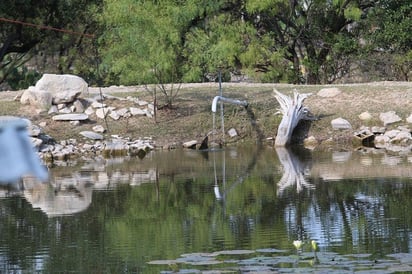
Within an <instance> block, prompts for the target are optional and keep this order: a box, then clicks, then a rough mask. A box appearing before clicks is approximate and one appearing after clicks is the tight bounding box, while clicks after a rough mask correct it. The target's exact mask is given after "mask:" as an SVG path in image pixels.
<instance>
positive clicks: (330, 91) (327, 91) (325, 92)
mask: <svg viewBox="0 0 412 274" xmlns="http://www.w3.org/2000/svg"><path fill="white" fill-rule="evenodd" d="M341 92H342V91H341V90H340V89H338V88H323V89H321V90H319V92H318V96H320V97H335V96H336V95H339V94H340V93H341Z"/></svg>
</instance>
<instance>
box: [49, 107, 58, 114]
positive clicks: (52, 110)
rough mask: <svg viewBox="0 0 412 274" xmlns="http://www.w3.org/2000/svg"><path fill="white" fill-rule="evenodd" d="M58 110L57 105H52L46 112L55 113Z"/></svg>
mask: <svg viewBox="0 0 412 274" xmlns="http://www.w3.org/2000/svg"><path fill="white" fill-rule="evenodd" d="M58 111H59V110H58V109H57V106H56V105H52V106H51V107H50V109H49V111H48V112H47V113H48V114H53V113H57V112H58Z"/></svg>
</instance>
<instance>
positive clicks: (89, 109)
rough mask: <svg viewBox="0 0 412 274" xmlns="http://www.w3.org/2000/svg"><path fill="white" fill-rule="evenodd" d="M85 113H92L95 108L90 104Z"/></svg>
mask: <svg viewBox="0 0 412 274" xmlns="http://www.w3.org/2000/svg"><path fill="white" fill-rule="evenodd" d="M84 113H85V114H87V115H92V114H93V113H94V109H93V108H92V107H91V106H90V107H88V108H86V110H85V111H84Z"/></svg>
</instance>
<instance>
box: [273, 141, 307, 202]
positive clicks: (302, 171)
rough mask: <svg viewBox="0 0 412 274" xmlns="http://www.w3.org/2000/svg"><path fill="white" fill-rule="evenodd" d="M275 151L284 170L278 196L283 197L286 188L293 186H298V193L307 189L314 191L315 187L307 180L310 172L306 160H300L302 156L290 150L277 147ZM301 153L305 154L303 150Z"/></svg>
mask: <svg viewBox="0 0 412 274" xmlns="http://www.w3.org/2000/svg"><path fill="white" fill-rule="evenodd" d="M275 149H276V153H277V154H278V157H279V161H280V163H281V165H282V169H283V175H282V178H281V179H280V181H279V182H278V192H277V193H278V195H279V196H281V195H282V194H283V192H284V191H285V189H286V188H290V187H292V186H296V191H297V192H298V193H299V192H301V191H302V190H303V189H305V188H307V189H314V188H315V186H314V185H312V184H310V183H309V182H308V181H307V179H306V175H307V174H308V172H310V170H309V168H308V164H307V163H305V162H304V159H303V158H300V155H299V154H298V153H296V152H295V151H293V150H292V149H290V148H286V147H276V148H275ZM299 153H304V151H303V150H301V151H299Z"/></svg>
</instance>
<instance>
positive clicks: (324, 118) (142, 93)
mask: <svg viewBox="0 0 412 274" xmlns="http://www.w3.org/2000/svg"><path fill="white" fill-rule="evenodd" d="M330 87H337V88H338V89H339V90H341V93H340V94H338V95H336V96H333V97H321V96H319V95H318V92H319V91H320V90H321V89H322V88H330ZM222 88H223V95H224V96H225V97H229V98H234V99H240V100H246V101H247V102H248V103H249V107H248V109H247V110H246V109H245V108H243V107H241V106H237V105H229V104H225V105H224V115H225V118H224V126H225V130H228V129H230V128H234V129H236V131H237V132H238V134H239V136H237V137H233V138H230V137H228V136H225V142H226V143H228V144H230V143H237V142H254V141H256V139H257V138H264V139H266V138H270V137H274V136H275V135H276V129H277V126H278V124H279V122H280V119H281V116H280V115H279V114H277V108H278V107H279V106H278V103H277V102H276V100H275V98H274V97H273V89H274V88H276V89H277V90H279V91H280V92H283V93H289V94H290V93H291V92H292V91H293V90H294V89H296V90H297V91H298V92H301V93H312V95H311V96H310V97H309V98H308V99H307V100H306V101H305V105H306V106H308V107H309V109H310V110H311V111H312V113H313V114H314V115H316V116H319V117H320V118H321V119H320V120H318V121H314V122H312V123H311V124H310V125H309V126H308V128H307V130H306V134H307V135H312V136H314V137H315V138H317V139H318V140H319V141H325V140H327V139H329V138H333V140H335V142H336V143H338V144H339V143H342V144H343V143H345V140H346V139H347V137H348V136H350V135H351V133H352V131H343V132H342V131H334V130H332V127H331V124H330V122H331V120H333V119H335V118H338V117H342V118H344V119H346V120H348V121H349V122H350V123H351V125H352V127H353V130H356V129H358V128H359V127H360V126H362V125H365V126H374V125H376V126H382V122H381V121H380V120H379V114H380V113H381V112H387V111H395V112H396V113H397V114H398V115H399V116H401V117H402V118H403V121H402V122H398V123H397V124H394V125H391V127H396V126H398V125H400V124H401V125H406V124H407V122H406V120H405V119H406V118H407V117H408V116H409V115H410V114H411V113H412V110H411V105H412V104H411V102H412V83H409V82H374V83H367V84H347V85H330V86H314V85H302V86H296V85H287V84H252V83H223V85H222ZM100 92H102V93H103V94H110V95H114V96H118V97H126V96H134V97H138V98H139V99H143V100H148V101H152V100H153V98H152V95H151V94H150V93H149V92H147V91H146V89H145V87H141V86H134V87H117V86H116V87H105V88H92V87H91V88H89V94H88V95H87V96H88V97H93V96H96V95H98V94H100ZM21 93H22V91H5V92H0V115H18V116H23V117H26V118H29V119H30V120H32V121H33V122H34V123H37V124H38V123H40V122H45V124H46V126H44V128H43V130H44V132H45V133H47V134H49V135H50V136H52V137H53V138H55V139H56V140H63V139H68V138H76V139H81V137H80V135H79V134H78V133H79V132H80V131H82V130H91V128H92V127H93V126H94V125H96V124H101V125H103V126H104V127H106V128H107V129H108V131H107V132H106V133H105V137H107V138H109V137H110V135H113V134H118V135H121V136H130V137H131V138H138V137H152V138H153V139H154V140H155V142H156V144H157V145H158V146H161V147H163V146H166V145H171V144H174V143H176V144H178V143H181V142H185V141H189V140H198V141H200V140H202V139H203V138H204V137H205V136H206V135H207V134H208V133H209V132H210V131H211V130H212V129H213V115H212V112H211V104H212V100H213V98H214V97H215V96H216V95H218V94H219V85H218V83H202V84H183V85H182V86H181V89H180V92H179V94H178V96H177V97H176V100H175V103H174V107H173V108H172V109H170V108H161V109H159V110H158V111H157V115H156V119H154V118H148V117H132V118H129V119H122V120H119V121H114V120H111V118H107V120H106V121H104V120H101V119H99V118H97V117H95V116H93V115H92V116H91V117H90V121H89V122H87V123H84V124H81V125H80V126H73V125H71V124H69V123H67V122H55V121H52V120H51V117H50V115H48V114H47V113H37V112H36V110H35V109H34V108H33V107H31V106H23V105H21V104H20V103H19V102H18V101H14V98H16V97H18V95H19V94H21ZM122 102H123V101H117V102H116V100H114V101H112V102H111V104H114V105H117V106H118V107H122V104H124V103H122ZM159 102H160V103H159V106H161V105H162V97H161V95H159ZM365 111H368V112H369V113H370V114H371V115H372V119H371V120H369V121H366V122H365V121H361V120H360V119H359V117H358V116H359V114H361V113H362V112H365ZM218 112H219V111H218ZM219 115H220V112H219V113H218V114H217V117H216V124H217V125H218V129H219V131H220V124H221V121H220V117H219ZM216 139H217V137H216Z"/></svg>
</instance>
